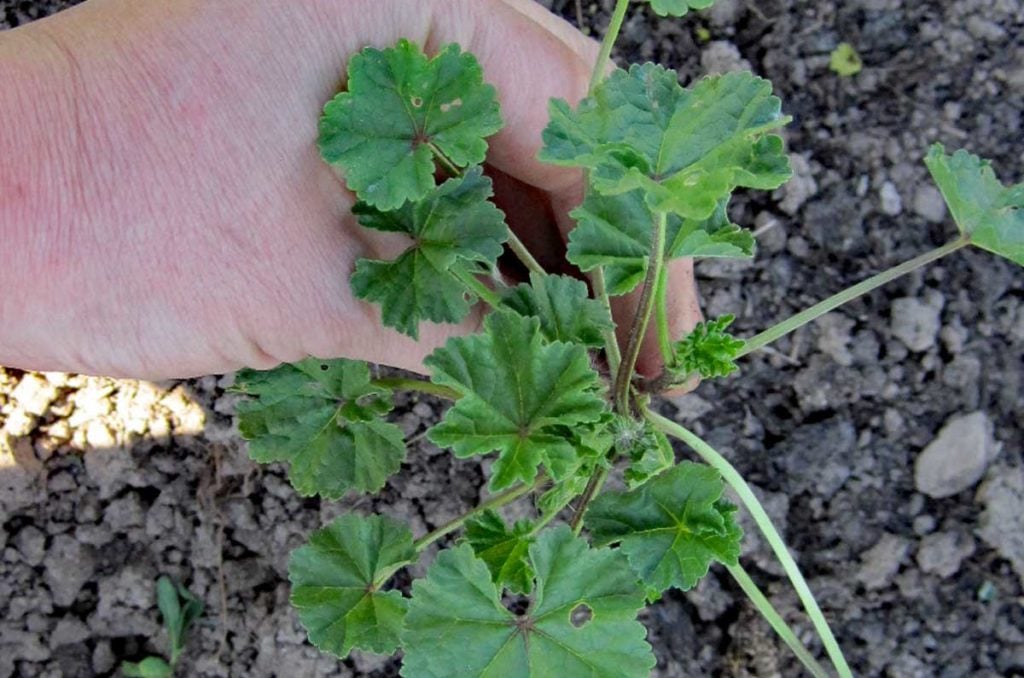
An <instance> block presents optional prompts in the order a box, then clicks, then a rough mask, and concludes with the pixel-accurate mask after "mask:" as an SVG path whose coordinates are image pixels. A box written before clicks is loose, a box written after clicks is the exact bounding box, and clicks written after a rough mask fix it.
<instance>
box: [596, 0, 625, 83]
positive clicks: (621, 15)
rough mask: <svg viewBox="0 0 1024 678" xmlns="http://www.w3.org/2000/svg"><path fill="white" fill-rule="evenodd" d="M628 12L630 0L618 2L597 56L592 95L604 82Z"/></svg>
mask: <svg viewBox="0 0 1024 678" xmlns="http://www.w3.org/2000/svg"><path fill="white" fill-rule="evenodd" d="M627 10H629V0H618V1H617V2H616V3H615V10H614V11H613V12H612V20H611V22H610V23H609V24H608V30H606V31H605V33H604V40H603V41H602V42H601V52H600V54H598V55H597V63H596V64H594V72H593V74H591V76H590V93H591V94H593V93H594V90H595V89H596V88H597V86H598V85H600V84H601V81H602V80H604V76H605V72H606V71H607V65H608V60H609V59H611V58H612V47H614V46H615V41H616V40H618V38H619V32H620V31H622V24H623V22H625V20H626V12H627Z"/></svg>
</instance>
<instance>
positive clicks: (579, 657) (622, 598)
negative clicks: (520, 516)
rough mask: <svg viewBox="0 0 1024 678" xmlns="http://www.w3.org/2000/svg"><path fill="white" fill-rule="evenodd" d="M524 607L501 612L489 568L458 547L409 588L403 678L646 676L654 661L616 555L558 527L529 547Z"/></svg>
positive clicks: (633, 586)
mask: <svg viewBox="0 0 1024 678" xmlns="http://www.w3.org/2000/svg"><path fill="white" fill-rule="evenodd" d="M530 563H531V565H532V566H533V569H534V571H535V572H536V580H535V583H534V594H533V596H532V601H531V603H530V606H529V609H528V610H527V611H526V612H525V613H523V614H521V615H516V614H513V613H512V612H510V611H509V610H508V609H506V608H505V606H504V605H502V598H501V593H502V592H501V589H500V588H499V587H497V586H495V584H494V583H493V582H492V580H491V573H490V571H489V570H488V569H487V564H486V563H485V562H484V561H482V560H480V559H479V558H477V557H475V556H474V555H473V549H472V548H471V547H470V546H469V545H468V544H463V545H462V546H459V547H457V548H455V549H451V550H448V551H443V552H442V553H441V554H440V555H438V557H437V559H436V560H435V561H434V564H433V565H432V566H431V567H430V569H429V570H428V572H427V576H426V578H425V579H422V580H418V581H416V582H414V583H413V591H412V601H411V602H410V604H409V614H408V616H407V617H406V624H405V632H404V634H403V636H402V639H403V641H404V647H405V665H404V666H403V668H402V675H404V676H434V677H436V678H440V677H442V676H452V677H453V678H454V677H456V676H480V677H481V678H528V677H536V678H541V677H543V678H547V677H548V676H556V675H561V676H592V677H594V678H602V677H607V678H630V677H633V676H635V677H637V678H640V677H641V676H644V677H646V676H647V675H649V672H650V671H651V669H652V668H653V667H654V664H655V661H654V655H653V654H651V649H650V646H649V645H648V644H647V642H646V641H645V640H644V638H645V636H646V634H647V633H646V630H645V629H644V627H643V625H642V624H640V623H639V622H638V621H637V620H636V615H637V612H638V611H639V609H640V608H641V607H642V606H643V602H644V601H643V592H642V591H641V589H640V587H639V586H638V585H637V581H636V576H635V575H634V574H633V573H632V572H631V571H630V568H629V566H628V565H627V564H626V562H625V561H624V559H623V557H622V555H621V553H619V552H617V551H613V550H611V549H605V548H602V549H593V548H589V547H588V546H587V544H586V542H584V541H583V540H582V539H578V538H575V537H573V535H572V532H571V531H570V530H569V529H568V527H566V526H561V527H559V528H556V529H549V530H546V531H544V532H542V533H541V534H540V535H539V536H538V538H537V541H536V543H535V544H533V545H532V546H531V547H530Z"/></svg>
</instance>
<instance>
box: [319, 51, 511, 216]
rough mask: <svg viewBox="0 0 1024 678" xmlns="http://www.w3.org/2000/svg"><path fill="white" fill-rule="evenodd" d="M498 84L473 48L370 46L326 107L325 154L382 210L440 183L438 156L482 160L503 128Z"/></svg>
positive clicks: (462, 162)
mask: <svg viewBox="0 0 1024 678" xmlns="http://www.w3.org/2000/svg"><path fill="white" fill-rule="evenodd" d="M501 125H502V123H501V114H500V112H499V108H498V100H497V98H496V93H495V90H494V88H493V87H491V86H490V85H486V84H484V82H483V71H482V69H481V68H480V64H479V63H478V62H477V60H476V58H475V57H474V56H473V55H472V54H467V53H464V52H462V50H461V48H460V47H459V46H458V45H454V44H453V45H448V46H446V47H444V48H443V49H442V50H441V51H440V53H439V54H438V55H437V56H435V57H433V58H429V59H428V58H427V56H426V55H424V54H423V52H422V51H421V50H420V48H419V47H418V46H417V45H415V44H414V43H411V42H409V41H408V40H400V41H399V42H398V44H397V45H396V46H395V47H393V48H391V49H385V50H379V49H375V48H372V47H367V48H366V49H364V50H363V51H362V52H360V53H359V54H357V55H355V56H354V57H352V59H351V60H350V61H349V65H348V91H347V92H342V93H341V94H339V95H338V96H336V97H335V98H334V99H333V100H332V101H330V102H329V103H328V104H327V105H326V106H325V107H324V114H323V117H322V118H321V119H320V143H319V145H320V154H321V156H322V157H323V159H324V160H326V161H327V162H328V163H330V164H332V165H336V166H338V167H340V168H342V169H343V170H344V172H345V180H346V182H347V184H348V187H349V188H350V189H351V190H352V191H353V192H355V194H356V195H357V196H358V197H359V199H360V200H363V201H365V202H366V203H368V204H370V205H373V206H374V207H377V208H378V209H381V210H393V209H396V208H398V207H401V206H402V204H403V203H405V202H406V201H413V202H416V201H418V200H421V199H422V198H423V197H424V196H426V195H427V193H429V192H430V190H431V189H432V188H433V187H434V171H435V167H434V155H435V153H438V154H442V155H443V157H445V158H447V160H448V161H450V162H451V163H452V164H454V165H456V166H458V167H468V166H470V165H477V164H480V163H481V162H483V160H484V156H485V155H486V154H487V142H486V141H485V140H484V139H485V138H486V137H488V136H490V135H492V134H494V133H495V132H497V131H498V130H499V129H501Z"/></svg>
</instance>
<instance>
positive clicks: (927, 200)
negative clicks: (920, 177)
mask: <svg viewBox="0 0 1024 678" xmlns="http://www.w3.org/2000/svg"><path fill="white" fill-rule="evenodd" d="M914 214H916V215H917V216H919V217H921V218H923V219H924V220H925V221H930V222H932V223H933V224H941V223H942V222H943V221H945V220H946V214H947V208H946V201H945V199H944V198H943V197H942V193H940V192H939V189H937V188H936V187H935V186H933V185H932V184H930V183H928V184H921V186H919V187H918V189H917V191H915V192H914Z"/></svg>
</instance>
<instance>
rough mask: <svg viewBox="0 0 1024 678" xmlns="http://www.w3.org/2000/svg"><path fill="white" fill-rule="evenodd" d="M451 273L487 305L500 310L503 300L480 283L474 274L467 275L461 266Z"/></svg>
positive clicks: (453, 269) (454, 267)
mask: <svg viewBox="0 0 1024 678" xmlns="http://www.w3.org/2000/svg"><path fill="white" fill-rule="evenodd" d="M450 270H451V272H452V273H454V274H455V277H456V278H458V279H459V280H461V281H462V283H463V284H464V285H465V286H466V287H468V288H469V289H470V291H471V292H472V293H473V294H475V295H476V296H478V297H480V299H481V300H482V301H483V302H484V303H486V304H487V305H488V306H490V307H491V308H498V307H499V306H501V298H500V297H499V296H498V295H497V294H495V292H494V290H492V289H491V288H490V287H488V286H487V285H485V284H483V283H482V282H480V280H479V279H478V278H477V277H476V276H475V275H473V274H472V273H467V272H466V271H464V270H463V269H462V268H461V267H460V266H459V265H457V264H456V265H455V266H453V267H452V268H451V269H450Z"/></svg>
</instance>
